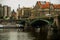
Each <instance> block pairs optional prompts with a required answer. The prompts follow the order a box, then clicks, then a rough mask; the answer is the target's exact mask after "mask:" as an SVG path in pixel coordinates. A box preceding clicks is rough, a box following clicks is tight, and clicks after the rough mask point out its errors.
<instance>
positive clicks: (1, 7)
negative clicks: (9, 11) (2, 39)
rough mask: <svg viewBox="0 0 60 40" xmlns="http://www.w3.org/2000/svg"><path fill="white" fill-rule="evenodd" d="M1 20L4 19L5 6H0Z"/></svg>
mask: <svg viewBox="0 0 60 40" xmlns="http://www.w3.org/2000/svg"><path fill="white" fill-rule="evenodd" d="M0 18H1V19H2V18H3V6H2V4H0Z"/></svg>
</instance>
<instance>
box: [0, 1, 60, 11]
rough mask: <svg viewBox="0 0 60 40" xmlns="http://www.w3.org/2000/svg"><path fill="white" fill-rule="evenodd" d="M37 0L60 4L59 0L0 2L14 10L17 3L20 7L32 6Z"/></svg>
mask: <svg viewBox="0 0 60 40" xmlns="http://www.w3.org/2000/svg"><path fill="white" fill-rule="evenodd" d="M37 1H48V2H51V3H53V4H60V0H0V4H2V5H8V6H10V7H11V9H14V10H16V9H17V8H18V5H19V4H20V7H21V8H22V7H23V6H24V7H33V6H34V5H35V4H36V2H37Z"/></svg>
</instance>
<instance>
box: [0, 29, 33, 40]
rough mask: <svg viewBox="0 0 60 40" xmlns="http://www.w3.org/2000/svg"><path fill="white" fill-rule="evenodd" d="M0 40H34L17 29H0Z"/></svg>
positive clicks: (27, 33)
mask: <svg viewBox="0 0 60 40" xmlns="http://www.w3.org/2000/svg"><path fill="white" fill-rule="evenodd" d="M0 40H34V37H32V36H31V35H30V33H29V32H23V31H18V29H0Z"/></svg>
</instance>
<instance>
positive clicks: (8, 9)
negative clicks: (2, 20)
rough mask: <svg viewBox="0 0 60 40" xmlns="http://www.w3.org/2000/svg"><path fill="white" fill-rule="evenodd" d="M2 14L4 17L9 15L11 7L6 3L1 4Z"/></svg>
mask: <svg viewBox="0 0 60 40" xmlns="http://www.w3.org/2000/svg"><path fill="white" fill-rule="evenodd" d="M3 16H4V17H10V16H11V8H10V7H8V6H7V5H4V6H3Z"/></svg>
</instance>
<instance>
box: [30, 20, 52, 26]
mask: <svg viewBox="0 0 60 40" xmlns="http://www.w3.org/2000/svg"><path fill="white" fill-rule="evenodd" d="M30 25H31V26H34V27H35V26H43V25H51V23H50V22H49V21H48V20H44V19H35V20H33V21H32V22H31V23H30Z"/></svg>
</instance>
